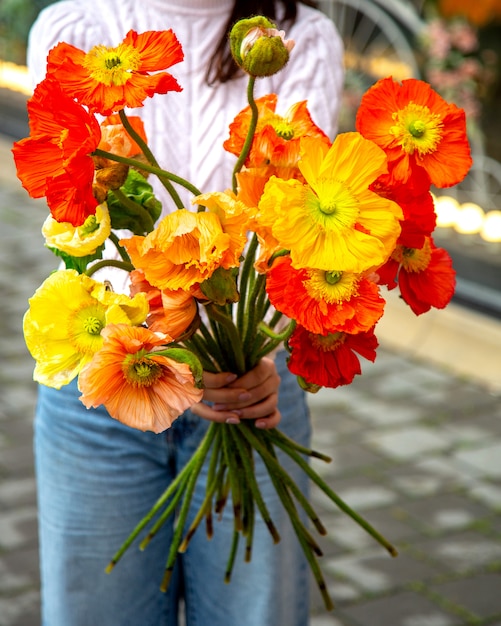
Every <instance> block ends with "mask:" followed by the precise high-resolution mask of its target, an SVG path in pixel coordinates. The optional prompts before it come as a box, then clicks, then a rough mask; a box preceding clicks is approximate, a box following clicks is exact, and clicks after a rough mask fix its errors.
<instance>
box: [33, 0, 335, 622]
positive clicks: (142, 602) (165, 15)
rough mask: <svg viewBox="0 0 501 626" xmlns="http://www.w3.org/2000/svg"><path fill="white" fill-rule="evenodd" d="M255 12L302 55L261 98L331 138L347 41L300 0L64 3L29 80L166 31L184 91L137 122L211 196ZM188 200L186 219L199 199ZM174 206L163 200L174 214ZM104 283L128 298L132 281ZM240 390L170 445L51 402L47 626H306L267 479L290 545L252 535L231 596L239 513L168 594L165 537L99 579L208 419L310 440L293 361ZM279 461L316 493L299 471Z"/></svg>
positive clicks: (187, 560) (165, 158) (43, 535)
mask: <svg viewBox="0 0 501 626" xmlns="http://www.w3.org/2000/svg"><path fill="white" fill-rule="evenodd" d="M253 14H264V15H267V16H268V17H270V18H271V19H273V20H275V21H276V22H277V23H278V25H279V26H280V27H285V28H287V37H288V38H291V39H293V40H295V42H296V47H295V49H294V50H293V52H292V55H291V59H290V61H289V63H288V65H287V66H286V68H285V69H284V70H283V71H282V72H280V73H279V74H278V75H275V76H273V77H271V78H266V79H260V80H258V81H257V83H256V92H255V95H256V97H259V96H260V95H264V94H267V93H272V92H273V93H277V94H278V97H279V106H280V108H281V109H282V111H283V112H285V111H286V110H287V108H288V107H289V106H290V105H291V104H293V103H294V102H297V101H299V100H305V99H308V101H309V110H310V112H311V114H312V117H313V119H314V121H315V122H316V123H317V124H318V125H319V126H320V127H321V128H322V129H323V130H324V131H325V132H326V133H327V134H328V135H330V136H331V138H332V137H333V135H334V133H335V130H336V118H337V112H338V107H339V101H340V91H341V87H342V48H341V43H340V39H339V36H338V34H337V32H336V30H335V28H334V26H333V25H332V23H331V22H330V20H329V19H328V18H327V17H326V16H325V15H323V14H321V13H320V12H318V11H316V10H314V9H313V8H310V7H307V6H305V5H304V4H301V3H297V2H295V1H283V2H275V1H272V0H265V1H261V2H250V1H248V0H235V1H233V0H141V1H139V0H107V1H106V2H102V0H63V1H61V2H58V3H56V4H54V5H52V6H51V7H49V8H48V9H46V10H44V11H43V12H42V13H41V14H40V16H39V18H38V20H37V22H36V23H35V24H34V26H33V28H32V31H31V35H30V46H29V67H30V70H31V73H32V76H33V79H34V82H35V83H36V82H38V81H40V80H41V79H42V78H43V76H44V74H45V58H46V54H47V52H48V50H49V49H50V48H52V47H53V46H54V45H56V44H57V43H58V42H59V41H66V42H68V43H72V44H74V45H76V46H78V47H79V48H81V49H83V50H89V49H90V48H91V47H92V46H94V45H97V44H103V45H106V46H115V45H117V44H118V43H119V42H120V41H121V40H122V39H123V37H124V35H125V34H126V33H127V32H128V31H129V30H130V29H134V30H136V31H137V32H144V31H146V30H162V29H172V30H173V31H174V32H175V34H176V35H177V37H178V39H179V41H180V43H181V45H182V46H183V49H184V52H185V60H184V61H183V62H182V63H180V64H179V65H176V66H175V67H174V68H172V73H173V74H174V76H175V77H176V79H177V80H178V82H179V83H180V84H181V86H182V87H183V91H182V92H181V93H176V94H169V95H166V96H155V97H154V98H153V99H149V100H148V101H147V102H146V103H145V106H144V108H142V109H138V110H135V111H134V114H139V115H141V117H142V118H143V121H144V123H145V128H146V133H147V136H148V140H149V144H150V147H151V148H152V150H153V153H154V154H155V156H156V157H157V159H158V161H159V162H160V164H161V165H162V166H163V167H165V169H168V170H170V171H173V172H175V173H177V174H179V175H181V176H182V177H184V178H186V179H188V180H191V181H193V182H194V183H195V184H196V185H197V187H198V188H199V189H201V190H202V191H216V190H224V189H226V188H227V187H229V186H230V183H231V172H232V170H233V166H234V162H235V157H234V156H233V155H231V154H229V153H227V152H225V151H224V150H223V149H222V142H223V140H224V139H225V138H226V137H227V134H228V126H229V123H230V122H231V121H232V119H233V117H234V116H235V115H236V114H237V113H238V112H239V111H240V110H241V109H242V108H244V107H245V106H246V104H247V103H246V78H245V77H243V76H241V75H240V74H238V72H235V66H233V65H232V64H231V62H229V61H228V58H227V52H226V50H227V48H226V33H227V31H228V29H229V27H230V26H231V24H232V23H233V22H234V21H236V20H237V19H240V18H242V17H249V16H250V15H253ZM182 193H183V192H182ZM183 198H184V200H185V202H186V205H187V206H189V200H190V198H189V195H186V194H185V195H184V196H183ZM173 208H174V207H173V206H171V205H169V204H168V202H165V204H164V211H169V210H172V209H173ZM110 276H111V278H110V280H111V281H112V283H113V282H114V281H115V282H116V283H117V284H114V285H113V286H114V288H115V289H117V288H120V285H119V284H118V283H120V281H121V280H122V278H121V277H119V276H117V275H115V274H114V275H110ZM234 378H235V377H234V376H232V375H231V374H230V373H224V374H219V375H206V377H205V383H206V386H207V389H206V391H205V393H204V402H203V403H200V404H199V405H197V406H196V407H193V409H192V410H191V411H189V412H187V413H186V414H184V415H183V416H182V417H180V418H178V419H177V420H176V421H175V422H174V424H173V426H172V427H171V428H170V429H169V430H167V431H166V432H165V433H162V434H160V435H155V434H153V433H150V432H146V433H144V432H139V431H136V430H133V429H130V428H128V427H126V426H124V425H122V424H120V423H119V422H116V421H115V420H112V419H110V417H109V415H108V414H107V413H106V412H105V411H104V410H95V411H94V410H86V409H85V408H84V407H83V405H82V404H81V403H80V401H79V400H78V395H79V394H78V392H77V390H76V386H75V385H68V386H67V387H64V388H63V389H62V390H61V391H55V390H53V389H47V388H41V390H40V397H39V404H38V408H37V415H36V422H35V454H36V468H37V480H38V497H39V517H40V555H41V578H42V614H43V625H44V626H86V625H88V626H129V625H130V626H175V625H176V624H178V603H179V598H181V597H183V598H184V602H185V613H186V621H187V624H188V625H189V626H195V625H197V624H198V625H200V626H230V625H231V626H233V625H235V624H239V625H240V626H276V625H284V626H304V625H305V624H306V623H307V621H308V613H309V607H308V586H309V573H308V572H309V571H308V568H307V565H306V563H305V561H304V558H303V555H302V552H301V549H300V546H299V543H298V541H297V539H296V537H295V535H294V533H293V531H292V530H291V528H290V527H289V525H288V524H287V516H286V515H285V514H284V512H283V510H282V507H281V505H280V504H279V503H278V502H277V501H276V498H274V496H273V494H274V492H273V488H272V487H271V486H270V485H269V481H268V480H267V479H266V472H265V471H264V470H263V472H262V475H261V476H260V477H259V480H260V484H261V489H262V491H263V494H264V497H265V500H266V502H267V504H268V507H269V509H270V511H271V516H272V518H273V520H274V522H275V523H276V524H277V526H278V527H279V532H280V535H281V538H282V539H281V542H280V544H279V545H278V546H274V545H273V544H272V541H271V539H270V537H269V534H268V530H267V529H266V527H264V524H260V523H259V522H260V520H259V521H257V522H256V531H255V540H254V550H253V557H252V562H251V563H244V562H243V559H242V558H241V556H238V557H237V562H236V565H235V569H234V572H233V576H232V582H231V584H230V585H225V584H224V582H223V579H224V570H225V566H226V561H227V556H228V549H229V546H230V540H231V534H232V517H231V515H230V514H229V515H228V517H227V518H223V520H222V521H221V522H217V523H215V533H214V538H213V539H212V540H211V541H208V540H207V538H206V537H205V534H204V532H203V530H199V531H198V532H197V533H196V534H195V537H194V538H193V540H192V542H191V543H190V546H189V549H188V550H187V552H186V553H185V554H184V555H182V557H180V558H179V559H178V564H177V569H176V571H175V576H174V579H173V580H172V582H171V584H170V586H169V590H168V592H167V593H166V594H163V593H161V592H160V591H159V583H160V580H161V578H162V574H163V569H164V565H165V558H166V555H167V551H168V546H169V542H170V537H171V533H172V528H171V527H170V526H169V524H165V526H164V527H163V528H162V531H161V532H160V533H159V535H158V537H157V538H156V539H155V540H154V541H153V542H152V543H151V545H150V546H149V547H148V548H147V550H145V552H144V553H139V552H138V551H137V549H136V548H135V547H133V548H132V549H131V550H129V551H128V552H127V553H126V555H125V556H124V557H123V559H122V560H121V561H120V563H119V564H118V565H117V567H116V568H115V570H114V571H113V573H112V574H110V575H107V574H105V573H104V568H105V566H106V564H107V562H108V561H109V559H110V557H111V555H112V553H113V552H114V551H115V549H116V548H117V547H118V546H119V545H120V544H121V543H122V541H123V540H124V539H125V537H126V536H127V535H128V534H129V533H130V531H131V530H132V529H133V527H134V526H135V524H136V523H137V521H138V520H139V519H140V518H141V517H142V516H143V515H144V514H145V513H146V512H147V511H148V510H149V508H150V507H151V505H152V503H153V502H154V501H155V500H156V499H157V497H158V496H159V495H160V494H161V493H162V492H163V490H164V489H165V487H166V485H168V483H169V482H170V481H171V480H172V478H173V477H174V476H175V475H176V472H177V471H178V470H179V469H180V468H182V467H183V466H184V464H185V463H186V461H187V459H188V458H189V456H190V454H191V453H192V452H193V451H194V450H195V448H196V446H197V445H198V442H199V441H200V439H201V438H202V436H203V434H204V432H205V430H206V428H207V425H208V423H209V421H210V420H216V421H226V422H228V421H229V422H230V423H231V422H238V421H239V420H240V419H248V418H253V419H256V425H257V426H259V427H262V428H271V427H274V426H276V425H277V424H278V423H279V421H280V419H281V423H280V427H281V429H282V430H284V432H286V433H287V434H289V435H290V436H292V437H293V438H294V439H296V440H297V441H300V442H303V443H307V442H308V440H309V429H310V426H309V421H308V414H307V409H306V404H305V399H304V396H303V393H302V392H301V391H300V389H299V387H298V385H297V383H296V381H295V379H294V377H292V376H291V375H290V373H289V372H288V370H287V368H286V366H285V358H284V356H283V354H279V355H278V356H277V358H276V360H275V362H273V361H271V360H269V359H264V360H263V361H262V362H261V363H260V364H259V365H258V366H257V368H255V369H254V370H252V371H251V372H249V373H248V374H247V375H246V376H244V377H242V378H240V379H238V380H234ZM280 379H281V382H280ZM279 384H280V389H279ZM278 391H279V394H278ZM277 398H278V404H277ZM207 402H210V403H216V406H217V407H220V410H218V411H216V410H214V408H211V407H210V406H208V404H206V403H207ZM283 462H284V464H285V465H286V468H287V469H288V470H289V471H290V472H291V473H293V474H295V475H296V479H297V480H298V481H299V482H300V484H301V485H302V487H303V488H304V489H305V490H306V489H307V485H306V484H305V479H304V476H303V475H302V474H301V472H298V471H297V470H296V468H294V467H291V466H290V465H288V464H287V463H286V461H285V460H284V461H283ZM260 469H262V468H260V467H259V466H258V469H257V471H258V472H259V471H260ZM202 497H203V492H202V490H200V493H196V494H195V496H194V500H193V508H194V510H196V509H197V508H198V506H199V505H200V502H201V498H202Z"/></svg>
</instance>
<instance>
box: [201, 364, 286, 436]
mask: <svg viewBox="0 0 501 626" xmlns="http://www.w3.org/2000/svg"><path fill="white" fill-rule="evenodd" d="M204 385H205V390H204V399H203V401H202V402H199V403H198V404H196V405H195V406H193V407H192V408H191V411H192V412H193V413H195V415H198V416H199V417H202V418H204V419H207V420H210V421H212V422H226V423H228V424H238V423H239V422H240V420H243V419H255V420H256V422H255V424H256V426H257V428H275V427H276V426H277V425H278V423H279V422H280V419H281V415H280V412H279V410H278V388H279V385H280V376H279V375H278V372H277V369H276V367H275V363H274V361H272V360H271V359H268V358H264V359H262V360H261V361H260V362H259V363H258V364H257V365H256V367H254V368H253V369H252V370H250V371H249V372H247V373H246V374H244V375H243V376H241V377H240V378H237V377H236V376H235V374H229V373H227V372H226V373H224V372H222V373H218V374H211V373H210V372H205V373H204ZM207 402H210V403H211V404H212V406H209V405H207V404H206V403H207Z"/></svg>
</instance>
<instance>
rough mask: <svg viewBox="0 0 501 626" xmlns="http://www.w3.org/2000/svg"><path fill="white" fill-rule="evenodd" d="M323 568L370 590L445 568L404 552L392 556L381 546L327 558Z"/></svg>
mask: <svg viewBox="0 0 501 626" xmlns="http://www.w3.org/2000/svg"><path fill="white" fill-rule="evenodd" d="M325 568H326V570H327V571H329V572H331V573H333V574H336V575H338V576H341V577H343V578H344V579H348V580H349V581H350V582H351V583H352V584H354V585H355V586H357V587H359V588H360V589H361V590H362V591H365V592H366V593H372V594H381V593H388V592H389V591H391V590H394V589H399V588H402V586H403V585H406V584H409V583H411V582H414V581H423V580H425V581H426V580H431V579H433V578H434V577H435V576H436V575H437V574H438V573H440V572H444V571H445V570H444V568H442V567H441V566H440V565H435V564H429V563H426V562H425V561H422V560H417V559H414V558H413V557H411V556H410V555H408V554H405V553H401V554H399V555H398V556H397V557H395V558H392V557H391V556H389V555H388V553H386V552H385V551H384V548H381V549H380V550H375V549H372V550H364V551H363V552H361V553H360V554H352V555H349V556H346V557H338V558H336V559H330V560H329V561H327V562H326V564H325Z"/></svg>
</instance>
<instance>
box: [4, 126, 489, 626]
mask: <svg viewBox="0 0 501 626" xmlns="http://www.w3.org/2000/svg"><path fill="white" fill-rule="evenodd" d="M9 148H10V142H9V141H8V140H2V139H1V137H0V164H1V165H0V263H1V265H0V267H1V271H0V293H1V296H2V297H1V298H0V346H1V354H2V366H1V369H0V397H1V398H2V402H1V404H0V626H36V625H39V624H40V617H39V580H38V557H37V531H36V515H37V511H36V498H35V485H34V478H33V457H32V449H31V438H32V432H31V431H32V415H33V410H34V404H35V386H34V384H33V383H32V382H31V375H32V368H33V363H32V361H31V358H30V357H29V355H28V353H27V351H26V348H25V347H24V343H23V339H22V332H21V319H22V314H23V312H24V310H25V309H26V306H27V304H26V303H27V299H28V297H30V296H31V295H32V293H33V292H34V290H35V289H36V288H37V287H38V285H39V284H40V283H41V281H42V280H43V279H44V278H45V277H46V276H47V274H48V272H49V271H50V270H51V269H52V268H53V267H54V266H55V260H54V259H53V257H52V255H51V254H50V253H49V252H47V251H45V250H44V248H43V241H42V237H41V235H40V232H39V231H40V226H41V224H42V222H43V220H44V218H45V215H46V212H45V209H44V208H43V204H42V203H38V202H35V201H31V200H29V198H28V197H27V195H26V193H25V192H24V191H23V190H22V189H21V187H20V185H19V184H18V183H17V180H16V179H15V177H14V174H13V167H12V164H11V160H10V155H9V152H8V150H9ZM465 319H466V318H465ZM492 323H494V322H493V321H492V320H490V324H492ZM500 324H501V322H500ZM486 328H488V326H486ZM492 349H493V350H495V347H493V348H492ZM404 355H407V356H404ZM492 363H493V366H492V367H494V368H497V371H498V380H500V379H501V357H499V358H498V359H497V360H496V359H493V360H492ZM364 370H365V371H364V375H363V376H361V377H359V378H358V379H357V380H356V381H355V382H354V383H353V384H352V385H351V386H349V387H344V388H342V389H337V390H322V391H321V392H320V393H318V394H317V395H314V396H311V407H312V413H313V419H314V432H315V441H314V445H315V447H316V448H317V449H319V450H321V451H323V452H325V453H327V454H330V455H332V458H333V461H332V463H330V464H328V465H327V464H324V463H321V462H318V463H315V467H317V468H318V470H319V471H320V472H321V473H322V475H323V476H324V477H325V478H326V480H327V481H328V483H329V485H330V486H331V487H332V488H333V489H334V490H335V491H336V492H337V493H338V494H339V495H341V496H342V497H343V498H344V499H345V500H346V501H347V502H348V503H349V504H350V505H351V506H353V507H354V508H355V509H356V510H357V511H359V512H360V513H362V514H363V515H365V516H366V517H367V518H368V520H369V521H370V522H371V523H372V524H374V525H375V526H376V527H377V529H378V530H379V531H380V532H381V533H382V534H384V535H385V536H386V537H387V538H388V539H389V540H390V541H392V542H393V543H394V544H395V545H396V547H397V549H398V551H399V556H398V557H397V558H396V559H392V558H391V557H390V556H389V555H388V554H387V553H386V552H385V551H384V550H383V549H382V548H381V547H380V546H379V545H378V544H376V543H375V542H374V541H373V540H372V539H371V538H370V537H368V536H367V535H366V534H365V533H364V532H363V531H361V530H360V529H359V528H358V526H356V524H355V523H354V522H352V521H351V520H349V519H348V518H346V517H345V516H343V515H342V514H340V513H339V512H338V511H337V510H335V509H334V507H333V506H332V505H331V504H330V503H328V502H327V501H326V498H325V496H323V495H322V494H321V493H319V491H318V490H317V489H314V490H313V503H314V505H315V506H316V507H317V509H318V512H319V514H320V517H321V519H322V520H323V522H324V524H325V525H326V526H327V528H328V536H327V537H324V538H321V545H322V547H323V550H324V553H325V554H324V557H323V559H321V565H322V567H323V570H324V572H325V574H326V577H327V582H328V587H329V590H330V592H331V594H332V597H333V598H334V600H335V603H336V610H335V611H334V612H332V613H326V612H325V611H324V609H323V605H322V601H321V599H320V596H319V593H318V591H317V590H316V588H315V586H314V585H312V593H313V600H314V601H313V607H312V620H311V625H312V626H463V625H464V626H466V625H472V626H473V625H475V626H501V518H500V516H499V512H500V511H501V395H500V392H499V391H493V390H492V389H493V386H492V384H490V383H491V382H492V380H491V381H489V385H487V384H485V385H484V384H483V383H482V381H481V379H479V380H477V379H475V380H474V379H470V378H469V377H468V376H467V375H465V374H461V375H455V374H454V373H453V371H454V368H453V364H451V366H450V367H446V366H445V365H444V366H440V365H438V364H433V365H432V364H431V362H430V361H428V360H426V359H425V357H424V356H420V357H419V360H418V359H417V358H410V357H409V356H408V352H407V351H406V352H404V351H403V350H399V349H398V347H397V346H396V345H395V344H394V343H392V344H391V346H390V347H388V344H384V345H383V346H382V348H381V350H380V352H379V354H378V358H377V360H376V363H375V364H368V365H367V366H365V367H364ZM494 371H495V370H494ZM494 378H495V376H494ZM473 380H474V382H473ZM498 389H499V387H498ZM49 626H50V625H49ZM68 626H71V624H68ZM96 626H122V625H120V624H117V625H111V624H106V625H99V624H97V625H96ZM137 626H142V625H141V624H138V625H137ZM159 626H160V625H159ZM263 626H288V625H287V624H280V625H275V624H263Z"/></svg>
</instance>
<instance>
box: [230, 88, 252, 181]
mask: <svg viewBox="0 0 501 626" xmlns="http://www.w3.org/2000/svg"><path fill="white" fill-rule="evenodd" d="M255 82H256V77H255V76H249V82H248V84H247V101H248V102H249V106H250V109H251V113H252V114H251V120H250V123H249V130H248V131H247V137H246V138H245V142H244V145H243V148H242V152H241V153H240V156H239V157H238V159H237V162H236V164H235V168H234V170H233V178H232V186H233V193H237V174H238V172H239V171H240V170H241V169H242V167H243V164H244V163H245V159H246V158H247V156H248V154H249V151H250V149H251V146H252V141H253V139H254V134H255V132H256V126H257V118H258V110H257V105H256V101H255V100H254V84H255Z"/></svg>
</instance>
